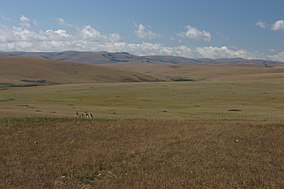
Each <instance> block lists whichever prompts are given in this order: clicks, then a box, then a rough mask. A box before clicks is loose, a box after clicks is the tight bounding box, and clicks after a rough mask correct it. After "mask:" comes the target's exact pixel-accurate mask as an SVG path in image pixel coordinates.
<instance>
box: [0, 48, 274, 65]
mask: <svg viewBox="0 0 284 189" xmlns="http://www.w3.org/2000/svg"><path fill="white" fill-rule="evenodd" d="M1 56H10V57H29V58H44V59H49V60H63V61H69V62H80V63H87V64H112V63H170V64H200V63H206V64H219V63H229V64H240V63H242V64H244V63H246V64H265V65H268V66H269V65H270V64H275V63H279V62H274V61H267V60H246V59H242V58H223V59H208V58H203V59H193V58H185V57H177V56H135V55H132V54H129V53H126V52H115V53H111V52H105V51H102V52H80V51H64V52H0V57H1Z"/></svg>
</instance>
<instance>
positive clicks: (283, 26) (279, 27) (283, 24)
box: [272, 20, 284, 31]
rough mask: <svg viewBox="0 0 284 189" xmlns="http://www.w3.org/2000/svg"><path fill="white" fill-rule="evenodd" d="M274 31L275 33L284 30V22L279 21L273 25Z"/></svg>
mask: <svg viewBox="0 0 284 189" xmlns="http://www.w3.org/2000/svg"><path fill="white" fill-rule="evenodd" d="M272 30H273V31H278V30H284V20H277V21H276V22H275V23H274V24H273V25H272Z"/></svg>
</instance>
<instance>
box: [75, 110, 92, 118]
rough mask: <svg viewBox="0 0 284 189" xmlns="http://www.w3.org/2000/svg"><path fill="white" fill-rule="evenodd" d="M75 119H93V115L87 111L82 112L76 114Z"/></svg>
mask: <svg viewBox="0 0 284 189" xmlns="http://www.w3.org/2000/svg"><path fill="white" fill-rule="evenodd" d="M76 117H77V118H86V119H93V114H92V113H89V112H87V111H86V112H83V113H79V112H76Z"/></svg>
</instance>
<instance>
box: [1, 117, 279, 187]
mask: <svg viewBox="0 0 284 189" xmlns="http://www.w3.org/2000/svg"><path fill="white" fill-rule="evenodd" d="M283 136H284V124H283V123H281V122H278V123H276V122H275V123H271V122H270V123H269V122H244V121H225V120H220V121H186V120H179V121H177V120H172V121H166V120H142V119H141V120H139V119H138V120H126V119H124V120H120V119H117V120H115V119H113V120H107V119H95V120H79V119H62V118H59V119H58V118H17V119H11V118H5V119H3V118H2V119H1V120H0V138H1V140H0V159H1V161H0V180H1V182H0V188H3V189H4V188H5V189H7V188H29V189H33V188H72V189H75V188H175V189H178V188H225V189H228V188H279V189H280V188H283V187H284V159H283V157H284V140H283Z"/></svg>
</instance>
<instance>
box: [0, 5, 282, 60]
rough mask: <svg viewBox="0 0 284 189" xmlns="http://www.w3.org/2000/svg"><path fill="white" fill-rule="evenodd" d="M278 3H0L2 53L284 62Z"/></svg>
mask: <svg viewBox="0 0 284 189" xmlns="http://www.w3.org/2000/svg"><path fill="white" fill-rule="evenodd" d="M283 7H284V1H282V0H257V1H256V0H255V1H253V0H215V1H213V0H175V1H173V0H171V1H170V0H143V1H138V0H120V1H118V0H81V1H78V0H48V1H39V0H9V1H8V0H0V16H1V17H0V51H64V50H80V51H104V50H105V51H127V52H129V53H133V54H136V55H151V54H161V55H176V56H185V57H193V58H230V57H242V58H248V59H254V58H259V59H269V60H281V61H284V12H283Z"/></svg>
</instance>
